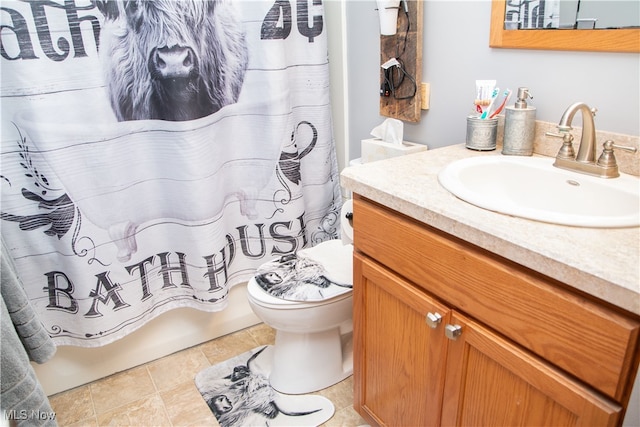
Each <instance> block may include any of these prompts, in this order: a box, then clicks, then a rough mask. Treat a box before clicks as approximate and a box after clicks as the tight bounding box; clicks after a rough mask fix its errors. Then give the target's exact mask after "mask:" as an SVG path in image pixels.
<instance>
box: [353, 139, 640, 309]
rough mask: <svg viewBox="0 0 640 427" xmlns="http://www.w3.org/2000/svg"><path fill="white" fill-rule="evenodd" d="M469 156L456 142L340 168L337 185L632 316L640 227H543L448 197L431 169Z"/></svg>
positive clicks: (639, 282) (638, 299) (637, 302)
mask: <svg viewBox="0 0 640 427" xmlns="http://www.w3.org/2000/svg"><path fill="white" fill-rule="evenodd" d="M496 155H498V156H499V155H501V154H500V151H499V150H496V151H489V152H477V151H472V150H468V149H466V148H465V147H464V144H461V145H453V146H449V147H443V148H438V149H435V150H430V151H424V152H421V153H416V154H410V155H406V156H402V157H395V158H391V159H387V160H382V161H377V162H371V163H366V164H362V165H357V166H351V167H348V168H345V169H344V170H343V172H342V174H341V182H342V185H343V187H344V188H346V189H349V190H351V191H352V192H354V193H357V194H360V195H362V196H364V197H366V198H368V199H370V200H373V201H375V202H378V203H380V204H382V205H385V206H387V207H389V208H391V209H394V210H396V211H398V212H401V213H403V214H405V215H407V216H409V217H412V218H414V219H416V220H418V221H421V222H423V223H425V224H428V225H430V226H433V227H435V228H437V229H440V230H442V231H445V232H447V233H449V234H451V235H453V236H456V237H459V238H461V239H463V240H466V241H468V242H470V243H473V244H475V245H477V246H480V247H482V248H484V249H487V250H489V251H491V252H494V253H496V254H498V255H500V256H503V257H504V258H507V259H510V260H512V261H514V262H517V263H518V264H521V265H524V266H526V267H529V268H530V269H532V270H535V271H538V272H540V273H542V274H545V275H546V276H549V277H552V278H554V279H557V280H559V281H561V282H564V283H566V284H568V285H571V286H572V287H574V288H576V289H579V290H581V291H583V292H585V293H587V294H590V295H593V296H595V297H597V298H599V299H601V300H604V301H607V302H609V303H612V304H614V305H616V306H618V307H620V308H623V309H625V310H627V311H630V312H632V313H635V314H637V315H640V227H634V228H614V229H596V228H580V227H569V226H563V225H555V224H547V223H543V222H538V221H532V220H528V219H523V218H515V217H511V216H508V215H503V214H500V213H496V212H491V211H488V210H485V209H482V208H478V207H476V206H474V205H471V204H469V203H467V202H464V201H462V200H460V199H458V198H457V197H455V196H454V195H453V194H451V193H449V192H448V191H447V190H445V189H444V188H443V187H442V186H441V185H440V184H439V183H438V172H440V170H441V169H442V168H443V167H444V166H446V165H447V164H449V163H450V162H452V161H455V160H458V159H462V158H465V157H471V156H496Z"/></svg>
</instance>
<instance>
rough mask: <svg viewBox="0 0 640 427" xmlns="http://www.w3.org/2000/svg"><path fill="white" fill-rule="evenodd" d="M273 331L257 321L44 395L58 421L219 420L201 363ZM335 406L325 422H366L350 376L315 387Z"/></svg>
mask: <svg viewBox="0 0 640 427" xmlns="http://www.w3.org/2000/svg"><path fill="white" fill-rule="evenodd" d="M273 341H274V332H273V330H272V329H271V328H270V327H268V326H266V325H264V324H259V325H256V326H253V327H251V328H248V329H244V330H241V331H238V332H236V333H233V334H230V335H226V336H223V337H220V338H217V339H215V340H212V341H208V342H206V343H203V344H201V345H198V346H195V347H191V348H188V349H185V350H182V351H180V352H178V353H174V354H171V355H169V356H167V357H164V358H161V359H158V360H154V361H152V362H149V363H147V364H145V365H141V366H138V367H135V368H132V369H129V370H126V371H124V372H119V373H117V374H114V375H111V376H109V377H107V378H103V379H101V380H98V381H95V382H93V383H90V384H86V385H83V386H80V387H77V388H74V389H72V390H68V391H65V392H62V393H58V394H55V395H53V396H50V397H49V400H50V402H51V406H52V407H53V410H54V411H55V412H56V415H57V421H58V425H59V426H60V427H66V426H140V427H142V426H218V425H219V424H218V423H217V421H216V419H215V417H214V416H213V414H212V413H211V411H210V410H209V407H208V406H207V405H206V403H205V402H204V400H203V399H202V397H201V396H200V393H199V392H198V390H197V389H196V386H195V384H194V381H193V379H194V377H195V375H196V374H197V373H198V372H200V371H201V370H202V369H204V368H206V367H208V366H211V365H215V364H217V363H220V362H222V361H225V360H227V359H230V358H232V357H234V356H237V355H239V354H241V353H244V352H245V351H248V350H251V349H253V348H255V347H258V346H260V345H267V344H273ZM317 394H320V395H322V396H324V397H326V398H328V399H329V400H331V401H332V402H333V404H334V406H335V409H336V412H335V414H334V416H333V418H331V419H330V420H329V421H327V423H326V424H325V425H324V426H326V427H338V426H345V427H346V426H349V427H351V426H359V425H364V424H366V422H365V421H364V420H363V419H362V418H361V417H360V416H359V415H358V414H357V413H356V412H355V411H354V410H353V379H352V377H349V378H347V379H346V380H344V381H342V382H341V383H339V384H336V385H334V386H333V387H329V388H327V389H325V390H321V391H319V392H317Z"/></svg>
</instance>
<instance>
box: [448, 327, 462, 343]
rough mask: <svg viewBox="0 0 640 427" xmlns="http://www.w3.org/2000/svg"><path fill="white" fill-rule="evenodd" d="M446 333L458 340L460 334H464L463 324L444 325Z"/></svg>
mask: <svg viewBox="0 0 640 427" xmlns="http://www.w3.org/2000/svg"><path fill="white" fill-rule="evenodd" d="M444 335H445V336H446V337H447V338H449V339H450V340H456V339H458V337H459V336H460V335H462V326H460V325H447V326H445V327H444Z"/></svg>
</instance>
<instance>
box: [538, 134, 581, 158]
mask: <svg viewBox="0 0 640 427" xmlns="http://www.w3.org/2000/svg"><path fill="white" fill-rule="evenodd" d="M545 135H547V136H552V137H554V138H562V147H560V150H559V151H558V154H557V155H556V157H557V158H560V159H574V158H575V157H576V153H575V151H574V150H573V135H572V134H571V133H569V132H565V131H560V132H559V133H555V132H545Z"/></svg>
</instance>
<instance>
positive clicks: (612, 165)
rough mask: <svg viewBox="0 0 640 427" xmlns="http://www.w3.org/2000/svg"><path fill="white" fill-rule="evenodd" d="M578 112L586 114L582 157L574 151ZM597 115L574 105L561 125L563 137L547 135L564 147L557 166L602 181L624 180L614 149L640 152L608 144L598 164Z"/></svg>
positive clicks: (635, 149)
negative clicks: (560, 139)
mask: <svg viewBox="0 0 640 427" xmlns="http://www.w3.org/2000/svg"><path fill="white" fill-rule="evenodd" d="M578 111H580V112H582V136H581V138H580V148H579V149H578V155H575V152H574V150H573V135H572V134H571V129H572V127H571V122H572V121H573V117H574V116H575V115H576V113H577V112H578ZM597 111H598V110H596V109H595V108H589V106H588V105H587V104H585V103H584V102H576V103H575V104H571V105H570V106H569V107H568V108H567V109H566V110H565V112H564V113H563V114H562V117H561V118H560V123H558V132H559V133H553V132H547V133H546V135H547V136H553V137H556V138H562V147H560V150H559V151H558V154H557V155H556V161H555V163H554V164H553V165H554V166H556V167H559V168H562V169H569V170H572V171H576V172H580V173H586V174H588V175H594V176H597V177H600V178H616V177H618V176H620V172H619V171H618V164H617V162H616V158H615V156H614V155H613V149H614V148H618V149H620V150H626V151H631V152H634V153H635V152H636V151H638V149H637V148H635V147H624V146H621V145H616V144H615V143H614V142H613V141H605V143H604V144H603V147H604V148H603V150H602V154H601V155H600V158H599V159H598V160H597V161H596V126H595V122H594V120H593V117H594V116H595V115H596V112H597Z"/></svg>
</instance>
